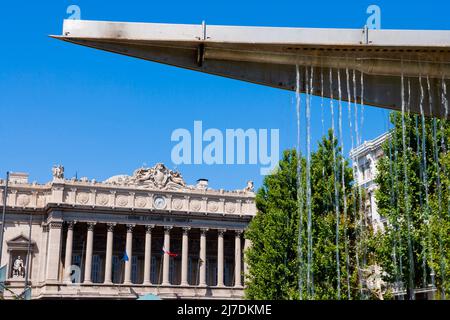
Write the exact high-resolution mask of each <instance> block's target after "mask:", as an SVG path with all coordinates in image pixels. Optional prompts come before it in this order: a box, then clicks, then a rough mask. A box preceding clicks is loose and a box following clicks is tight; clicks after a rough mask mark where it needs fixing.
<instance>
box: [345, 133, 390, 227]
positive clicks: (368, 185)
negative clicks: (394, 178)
mask: <svg viewBox="0 0 450 320" xmlns="http://www.w3.org/2000/svg"><path fill="white" fill-rule="evenodd" d="M389 137H390V133H389V132H386V133H384V134H382V135H380V136H378V137H376V138H375V139H373V140H370V141H365V142H364V143H363V144H361V145H360V146H358V147H356V148H354V149H352V150H351V151H350V158H351V159H352V161H353V169H354V172H355V181H356V184H357V186H359V187H361V188H363V189H364V190H365V191H366V193H367V201H366V203H364V207H365V213H366V217H367V218H368V219H369V221H370V222H371V224H372V226H373V228H374V230H375V231H383V230H384V228H385V223H386V219H385V218H383V217H382V216H380V214H379V213H378V206H377V202H376V199H375V192H376V190H377V188H378V185H377V184H376V182H375V178H376V176H377V163H378V160H379V159H380V158H381V157H383V156H384V152H383V143H384V142H385V141H386V140H387V139H389Z"/></svg>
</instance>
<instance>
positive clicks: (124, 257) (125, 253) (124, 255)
mask: <svg viewBox="0 0 450 320" xmlns="http://www.w3.org/2000/svg"><path fill="white" fill-rule="evenodd" d="M122 260H123V261H128V260H130V259H129V258H128V254H127V252H126V251H124V252H123V257H122Z"/></svg>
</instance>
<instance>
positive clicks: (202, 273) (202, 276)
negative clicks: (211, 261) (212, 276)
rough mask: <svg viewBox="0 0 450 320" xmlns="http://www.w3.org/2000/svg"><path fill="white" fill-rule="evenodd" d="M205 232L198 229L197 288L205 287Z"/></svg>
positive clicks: (206, 230)
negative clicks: (198, 272)
mask: <svg viewBox="0 0 450 320" xmlns="http://www.w3.org/2000/svg"><path fill="white" fill-rule="evenodd" d="M206 232H208V229H207V228H202V229H200V261H199V266H200V279H199V283H198V284H199V286H201V287H206Z"/></svg>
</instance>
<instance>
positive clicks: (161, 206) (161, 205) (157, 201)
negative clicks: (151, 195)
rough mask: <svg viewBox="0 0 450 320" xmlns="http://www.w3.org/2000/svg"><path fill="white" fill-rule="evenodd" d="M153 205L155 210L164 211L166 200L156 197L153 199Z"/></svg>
mask: <svg viewBox="0 0 450 320" xmlns="http://www.w3.org/2000/svg"><path fill="white" fill-rule="evenodd" d="M153 203H154V204H155V208H156V209H164V208H165V206H166V199H164V197H161V196H157V197H155V200H154V201H153Z"/></svg>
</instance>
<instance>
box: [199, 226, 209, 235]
mask: <svg viewBox="0 0 450 320" xmlns="http://www.w3.org/2000/svg"><path fill="white" fill-rule="evenodd" d="M208 231H209V228H200V232H201V234H202V235H206V233H207V232H208Z"/></svg>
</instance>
